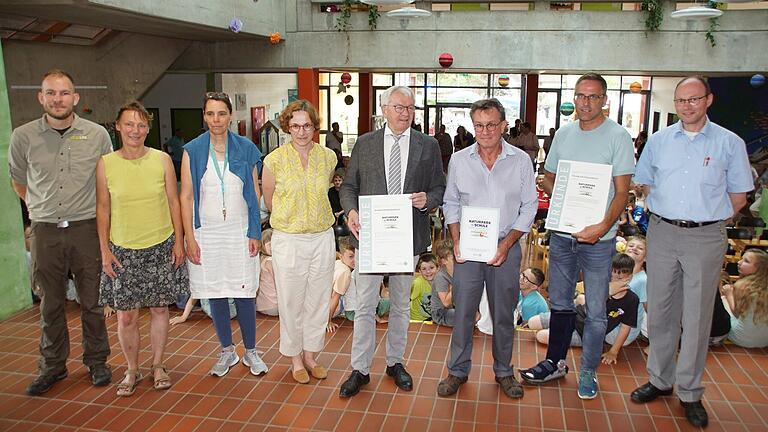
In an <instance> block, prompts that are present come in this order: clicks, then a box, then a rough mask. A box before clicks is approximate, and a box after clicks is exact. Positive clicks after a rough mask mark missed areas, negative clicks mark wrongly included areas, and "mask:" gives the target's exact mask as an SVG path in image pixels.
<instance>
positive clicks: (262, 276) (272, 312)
mask: <svg viewBox="0 0 768 432" xmlns="http://www.w3.org/2000/svg"><path fill="white" fill-rule="evenodd" d="M260 259H261V272H259V291H258V292H256V311H257V312H259V313H262V314H264V315H269V316H277V288H276V287H275V271H274V270H272V229H271V228H269V229H266V230H264V232H263V233H261V258H260Z"/></svg>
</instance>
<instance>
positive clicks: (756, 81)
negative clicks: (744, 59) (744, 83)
mask: <svg viewBox="0 0 768 432" xmlns="http://www.w3.org/2000/svg"><path fill="white" fill-rule="evenodd" d="M749 85H751V86H752V87H754V88H758V87H762V86H764V85H765V76H763V75H760V74H754V75H752V78H750V79H749Z"/></svg>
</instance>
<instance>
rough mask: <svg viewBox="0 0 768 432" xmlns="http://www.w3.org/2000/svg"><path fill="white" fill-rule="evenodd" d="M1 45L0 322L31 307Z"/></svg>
mask: <svg viewBox="0 0 768 432" xmlns="http://www.w3.org/2000/svg"><path fill="white" fill-rule="evenodd" d="M2 59H3V48H2V44H0V167H2V168H0V171H2V174H0V177H2V178H0V221H2V223H0V244H2V245H3V247H2V248H0V275H3V276H2V278H0V299H2V301H0V320H3V319H5V318H8V317H9V316H11V315H13V314H14V313H16V312H18V311H20V310H22V309H24V308H26V307H29V305H31V304H32V296H31V295H30V282H29V268H28V267H27V257H26V252H25V249H24V229H23V227H22V222H21V207H20V205H19V197H17V196H16V193H15V192H14V191H13V189H12V188H11V180H10V177H9V176H8V169H7V166H8V144H9V142H10V139H11V108H10V105H9V104H8V86H7V85H6V83H5V62H4V61H2Z"/></svg>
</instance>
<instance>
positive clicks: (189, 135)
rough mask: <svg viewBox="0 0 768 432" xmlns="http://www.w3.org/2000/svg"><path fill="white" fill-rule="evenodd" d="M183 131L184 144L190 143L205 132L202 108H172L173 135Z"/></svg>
mask: <svg viewBox="0 0 768 432" xmlns="http://www.w3.org/2000/svg"><path fill="white" fill-rule="evenodd" d="M176 129H181V133H182V136H183V137H184V142H189V141H190V140H191V139H193V138H195V137H197V136H198V135H200V133H202V131H203V110H202V109H200V108H171V134H173V132H174V131H175V130H176Z"/></svg>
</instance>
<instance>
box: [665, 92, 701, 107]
mask: <svg viewBox="0 0 768 432" xmlns="http://www.w3.org/2000/svg"><path fill="white" fill-rule="evenodd" d="M707 96H709V93H707V94H705V95H704V96H699V97H692V98H688V99H674V102H675V105H686V104H687V105H692V106H696V105H698V104H700V103H701V101H702V100H704V99H706V98H707Z"/></svg>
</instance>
